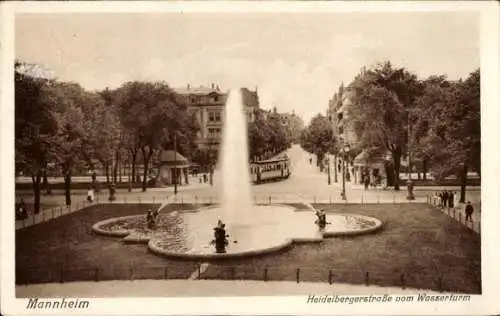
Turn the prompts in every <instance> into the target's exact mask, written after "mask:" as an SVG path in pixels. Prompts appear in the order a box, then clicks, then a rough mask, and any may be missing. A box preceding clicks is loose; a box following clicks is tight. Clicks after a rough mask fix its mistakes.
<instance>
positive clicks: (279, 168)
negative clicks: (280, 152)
mask: <svg viewBox="0 0 500 316" xmlns="http://www.w3.org/2000/svg"><path fill="white" fill-rule="evenodd" d="M290 174H291V173H290V159H288V157H286V156H285V157H279V158H274V159H268V160H261V161H254V162H251V163H250V177H251V180H252V182H253V183H255V184H261V183H265V182H272V181H282V180H285V179H288V177H290Z"/></svg>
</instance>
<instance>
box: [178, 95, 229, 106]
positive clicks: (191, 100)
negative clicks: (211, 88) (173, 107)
mask: <svg viewBox="0 0 500 316" xmlns="http://www.w3.org/2000/svg"><path fill="white" fill-rule="evenodd" d="M220 101H221V98H220V96H218V95H214V96H188V97H186V102H187V103H188V104H199V103H218V102H220Z"/></svg>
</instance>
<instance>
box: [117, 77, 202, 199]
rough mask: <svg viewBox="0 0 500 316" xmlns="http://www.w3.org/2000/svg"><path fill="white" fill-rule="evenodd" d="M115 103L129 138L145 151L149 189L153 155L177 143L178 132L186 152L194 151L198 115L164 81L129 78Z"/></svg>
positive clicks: (180, 144)
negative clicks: (195, 115) (189, 110)
mask: <svg viewBox="0 0 500 316" xmlns="http://www.w3.org/2000/svg"><path fill="white" fill-rule="evenodd" d="M114 104H115V106H116V107H117V109H118V112H119V116H120V120H121V122H122V126H123V129H124V130H126V131H127V134H128V135H127V138H128V139H129V140H130V141H131V142H132V143H133V144H136V145H137V147H136V148H138V149H139V151H140V152H141V153H142V160H143V163H144V173H143V182H142V190H143V191H146V189H147V178H148V171H149V164H150V162H151V158H152V157H153V155H154V154H155V153H156V152H157V150H159V149H161V148H162V147H166V146H170V145H171V144H173V139H174V134H175V135H177V140H178V144H179V148H181V149H182V150H183V151H184V153H185V154H187V153H190V151H191V148H192V145H191V144H192V141H193V139H194V137H195V135H196V129H195V127H196V126H197V125H196V122H195V121H194V116H192V115H190V114H189V113H188V111H187V105H186V104H184V103H183V102H181V101H180V98H179V97H178V95H177V94H176V93H175V92H174V91H173V90H171V89H170V88H169V87H168V85H167V84H165V83H162V82H155V83H148V82H128V83H126V84H124V85H123V86H122V87H120V88H119V89H118V90H117V91H116V95H115V99H114Z"/></svg>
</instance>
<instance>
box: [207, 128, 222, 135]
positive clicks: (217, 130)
mask: <svg viewBox="0 0 500 316" xmlns="http://www.w3.org/2000/svg"><path fill="white" fill-rule="evenodd" d="M220 137H221V129H220V128H218V127H211V128H209V129H208V138H220Z"/></svg>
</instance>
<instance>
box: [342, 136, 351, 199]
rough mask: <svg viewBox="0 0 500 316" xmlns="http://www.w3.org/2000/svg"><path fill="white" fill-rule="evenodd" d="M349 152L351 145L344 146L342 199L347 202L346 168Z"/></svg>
mask: <svg viewBox="0 0 500 316" xmlns="http://www.w3.org/2000/svg"><path fill="white" fill-rule="evenodd" d="M349 151H350V147H349V145H346V146H344V148H342V153H343V159H342V193H341V197H342V200H344V201H345V200H347V197H346V194H345V168H346V163H345V161H346V158H347V156H348V154H349Z"/></svg>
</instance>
